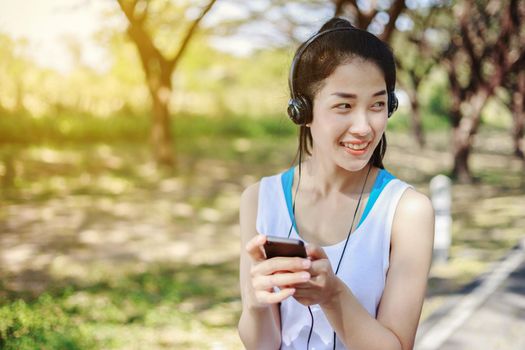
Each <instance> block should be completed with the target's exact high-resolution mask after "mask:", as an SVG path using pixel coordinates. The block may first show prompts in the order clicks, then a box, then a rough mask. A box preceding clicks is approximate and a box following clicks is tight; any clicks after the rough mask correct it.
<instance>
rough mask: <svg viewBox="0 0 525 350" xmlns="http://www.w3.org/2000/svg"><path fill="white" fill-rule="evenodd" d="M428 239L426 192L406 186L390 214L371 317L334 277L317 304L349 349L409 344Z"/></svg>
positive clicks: (430, 218)
mask: <svg viewBox="0 0 525 350" xmlns="http://www.w3.org/2000/svg"><path fill="white" fill-rule="evenodd" d="M433 241H434V210H433V208H432V204H431V202H430V200H429V199H428V197H426V196H425V195H423V194H421V193H419V192H417V191H415V190H413V189H407V190H406V191H405V193H404V194H403V196H402V198H401V200H400V202H399V204H398V206H397V209H396V213H395V215H394V222H393V224H392V235H391V254H390V267H389V270H388V274H387V279H386V284H385V289H384V292H383V296H382V298H381V303H380V305H379V308H378V312H377V319H374V318H373V317H371V316H370V314H368V312H367V311H366V310H365V309H364V308H363V306H362V305H361V304H360V303H359V302H358V300H357V299H356V297H355V296H354V295H353V294H352V292H351V290H350V289H348V287H346V285H345V284H344V283H343V282H342V281H341V280H339V279H338V278H335V279H334V280H335V282H333V283H334V285H335V287H334V288H333V290H334V294H333V297H332V298H328V299H327V301H326V302H325V303H323V304H321V307H322V309H323V311H324V313H325V315H326V317H327V318H328V320H329V322H330V324H331V325H332V327H333V328H334V329H335V331H336V333H337V334H338V336H339V338H340V339H341V340H342V341H343V343H345V345H347V347H348V348H352V349H357V350H360V349H367V350H370V349H381V350H386V349H396V350H398V349H399V350H401V349H402V350H409V349H412V348H413V346H414V338H415V335H416V330H417V325H418V323H419V318H420V315H421V308H422V306H423V301H424V298H425V292H426V287H427V278H428V272H429V269H430V264H431V261H432V249H433Z"/></svg>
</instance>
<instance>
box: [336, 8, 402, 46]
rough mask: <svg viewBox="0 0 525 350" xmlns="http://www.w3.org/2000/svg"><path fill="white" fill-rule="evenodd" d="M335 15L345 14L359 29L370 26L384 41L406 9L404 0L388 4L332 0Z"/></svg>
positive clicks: (387, 40) (389, 35)
mask: <svg viewBox="0 0 525 350" xmlns="http://www.w3.org/2000/svg"><path fill="white" fill-rule="evenodd" d="M333 2H334V4H335V13H334V15H335V16H346V17H348V18H349V19H350V21H351V22H352V24H353V25H355V26H356V27H357V28H361V29H368V30H371V29H374V28H370V26H371V25H376V26H377V28H375V29H374V30H372V31H373V32H376V33H377V34H379V37H380V38H381V39H382V40H383V41H386V42H389V41H390V37H391V36H392V33H393V32H394V30H395V24H396V21H397V19H398V17H399V15H401V13H402V12H403V11H404V10H405V9H406V4H405V0H393V1H391V3H390V4H389V5H386V4H385V3H384V2H382V1H371V2H359V1H356V0H334V1H333Z"/></svg>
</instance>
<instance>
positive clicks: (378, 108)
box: [372, 101, 386, 110]
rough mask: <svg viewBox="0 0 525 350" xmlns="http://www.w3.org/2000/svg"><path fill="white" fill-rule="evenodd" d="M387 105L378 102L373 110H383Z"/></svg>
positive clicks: (373, 106)
mask: <svg viewBox="0 0 525 350" xmlns="http://www.w3.org/2000/svg"><path fill="white" fill-rule="evenodd" d="M385 105H386V103H385V102H384V101H377V102H375V103H374V104H373V105H372V108H373V109H376V110H382V109H383V107H384V106H385Z"/></svg>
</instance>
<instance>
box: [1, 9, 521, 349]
mask: <svg viewBox="0 0 525 350" xmlns="http://www.w3.org/2000/svg"><path fill="white" fill-rule="evenodd" d="M93 3H97V4H101V3H103V4H104V6H103V7H102V10H101V11H100V16H101V20H100V21H99V22H97V23H99V24H98V26H99V28H97V30H96V31H95V32H94V33H93V34H92V36H91V39H92V40H93V42H94V43H95V44H96V45H97V46H98V47H100V48H102V49H103V50H104V52H105V56H104V58H103V59H99V61H98V63H97V64H93V63H88V62H87V61H86V46H85V43H84V42H83V41H82V40H83V39H81V38H79V37H76V36H75V35H73V34H74V33H71V34H70V35H64V36H63V37H62V41H61V45H62V46H63V47H64V48H65V49H66V52H67V56H68V57H69V58H70V61H69V62H70V64H69V65H67V66H66V65H65V64H64V66H62V64H61V63H60V62H62V60H61V58H60V57H56V60H57V62H56V64H55V65H52V66H50V65H44V64H42V63H41V62H40V60H39V57H38V56H39V51H38V48H35V45H33V44H32V43H31V40H30V38H19V37H16V38H15V37H14V36H13V35H11V34H9V32H8V31H2V28H0V82H1V85H0V186H1V187H0V189H1V190H0V348H2V349H4V348H5V349H34V348H60V349H92V348H93V349H99V348H108V349H109V348H119V349H131V348H137V349H142V348H147V349H154V348H159V349H161V348H184V349H203V348H213V349H234V348H241V345H240V342H239V339H238V337H237V333H236V323H237V320H238V318H239V315H240V311H241V305H240V300H239V290H238V279H237V276H238V256H239V226H238V205H239V196H240V194H241V192H242V190H243V189H244V188H246V187H247V186H248V185H250V184H252V183H254V182H256V181H257V180H258V179H259V178H260V177H262V176H267V175H270V174H274V173H277V172H279V171H282V170H284V169H286V168H287V167H289V166H291V164H292V160H293V156H294V154H295V149H296V135H297V130H296V128H295V126H294V125H293V124H292V123H290V122H289V120H288V119H287V117H286V115H285V107H286V104H287V101H288V94H289V92H288V86H287V78H288V68H289V65H290V62H291V60H292V57H293V54H294V50H295V48H296V47H297V45H298V44H299V43H300V42H302V41H303V40H305V39H306V38H307V37H308V36H309V35H311V34H312V33H313V32H314V31H315V30H316V29H317V28H318V27H319V26H320V25H321V24H322V23H323V22H324V21H326V20H327V19H328V18H329V17H331V16H333V15H334V14H337V15H340V16H344V17H346V18H349V19H350V20H351V21H352V23H354V24H355V25H356V26H358V27H361V28H366V29H368V30H370V31H372V32H374V33H375V34H377V35H379V36H381V37H382V38H383V39H384V40H387V41H388V42H389V43H390V45H391V46H392V47H393V50H394V52H395V53H396V54H397V58H398V62H397V63H398V88H397V93H398V96H399V99H400V102H401V105H400V109H399V110H398V111H397V112H396V114H395V117H394V118H392V119H390V120H389V125H388V133H387V134H388V140H389V148H388V152H387V158H386V164H387V167H388V168H389V170H391V171H392V172H393V173H394V174H396V176H398V177H400V178H402V179H403V180H405V181H408V182H410V183H412V184H414V185H415V186H416V187H417V188H418V189H419V190H421V191H422V192H425V193H428V188H427V187H428V181H429V180H430V179H431V178H432V177H433V176H434V175H437V174H439V173H444V174H448V175H451V176H453V177H454V178H455V180H456V182H455V183H454V186H453V190H454V192H453V199H454V206H453V218H454V226H453V245H452V247H451V257H450V260H449V262H448V264H446V265H438V266H434V267H433V269H432V271H431V278H430V283H429V292H428V296H427V303H426V304H425V309H424V310H423V316H422V318H423V319H425V318H426V317H428V315H430V314H431V313H432V311H434V310H436V309H437V308H438V307H439V306H440V305H443V304H444V303H445V301H446V300H447V297H450V296H451V295H453V294H461V293H463V291H464V290H465V288H466V286H468V284H469V283H471V282H472V281H473V280H475V278H476V276H478V275H479V274H481V273H483V272H484V271H486V269H487V268H488V266H489V264H490V262H493V261H496V260H497V259H499V258H501V256H503V255H504V254H505V252H506V251H507V250H508V249H509V248H510V247H512V246H513V245H515V244H516V242H517V241H518V240H519V238H520V237H522V236H523V233H522V227H523V225H524V224H525V222H524V217H523V208H524V207H525V190H524V188H525V177H524V175H523V170H524V162H523V153H522V152H521V151H522V150H523V123H524V118H525V113H524V112H523V108H524V106H525V103H524V102H523V96H524V94H523V91H524V89H525V80H524V77H523V64H524V60H525V59H524V53H523V48H524V47H525V42H524V40H525V27H524V25H523V23H525V9H524V7H525V6H524V3H523V2H519V1H488V0H487V1H485V0H484V1H468V0H458V1H438V0H435V1H430V0H429V1H426V0H425V1H423V0H407V1H401V0H390V1H357V2H356V1H344V0H338V1H335V0H334V1H313V0H312V1H305V0H295V1H284V0H273V1H262V0H261V1H250V2H245V1H240V0H217V1H183V0H179V1H143V0H138V1H131V0H122V1H108V2H97V1H94V2H82V1H78V2H77V3H76V5H65V4H64V3H62V4H61V5H60V6H62V8H63V10H64V11H65V12H66V13H68V11H72V12H74V11H83V10H84V8H85V7H87V6H90V4H93ZM9 6H11V5H10V4H7V3H5V2H3V3H0V7H3V8H5V9H7V7H9ZM57 6H58V5H57ZM0 10H1V8H0ZM126 11H127V12H126ZM466 14H467V15H469V16H466ZM21 20H22V19H21ZM509 28H510V29H509ZM476 29H480V30H478V31H476ZM502 33H503V34H502ZM485 34H487V35H488V37H487V38H484V37H483V36H482V35H485ZM485 39H486V40H485ZM469 40H470V41H469ZM184 43H186V44H184ZM484 45H485V46H484ZM469 47H470V48H469ZM498 50H499V51H498ZM498 52H499V53H502V54H500V55H499V56H498V54H497V53H498ZM503 53H504V54H503ZM476 69H477V70H476ZM166 77H167V78H166ZM520 98H521V99H520ZM458 101H459V102H458ZM520 101H521V102H520ZM473 106H474V107H475V108H474V107H473ZM478 124H479V125H478ZM159 135H161V136H159ZM159 149H161V150H160V151H159ZM520 152H521V153H520ZM489 217H490V218H491V220H488V219H487V218H489Z"/></svg>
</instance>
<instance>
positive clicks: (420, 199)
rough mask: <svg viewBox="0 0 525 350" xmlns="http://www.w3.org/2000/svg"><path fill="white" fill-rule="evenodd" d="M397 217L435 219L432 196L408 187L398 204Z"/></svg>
mask: <svg viewBox="0 0 525 350" xmlns="http://www.w3.org/2000/svg"><path fill="white" fill-rule="evenodd" d="M395 218H405V219H407V218H412V219H415V218H421V219H426V220H428V219H430V218H432V220H433V219H434V208H433V207H432V202H431V201H430V198H428V196H426V195H425V194H423V193H421V192H419V191H417V190H415V189H414V188H412V187H408V188H407V189H406V190H405V191H404V192H403V195H402V196H401V198H400V199H399V203H398V205H397V209H396V214H395Z"/></svg>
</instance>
